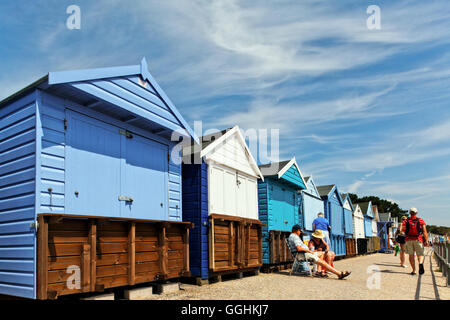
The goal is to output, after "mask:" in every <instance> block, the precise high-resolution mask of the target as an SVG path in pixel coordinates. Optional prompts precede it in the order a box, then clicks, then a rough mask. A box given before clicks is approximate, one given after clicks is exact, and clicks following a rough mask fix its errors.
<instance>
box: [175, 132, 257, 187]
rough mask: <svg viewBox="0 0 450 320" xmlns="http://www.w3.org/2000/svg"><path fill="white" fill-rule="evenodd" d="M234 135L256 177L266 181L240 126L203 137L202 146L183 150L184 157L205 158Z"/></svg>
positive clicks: (186, 147) (193, 146)
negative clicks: (193, 155)
mask: <svg viewBox="0 0 450 320" xmlns="http://www.w3.org/2000/svg"><path fill="white" fill-rule="evenodd" d="M234 135H236V136H237V138H238V141H239V142H240V144H241V145H242V147H243V148H244V150H245V154H246V156H247V159H248V160H249V163H250V166H251V167H252V168H253V170H254V171H255V173H256V175H257V176H258V177H259V178H261V179H262V180H263V181H264V175H263V174H262V173H261V170H260V169H259V167H258V164H257V163H256V161H255V159H254V158H253V156H252V154H251V152H250V149H249V148H248V146H247V143H246V142H245V139H244V137H243V136H242V133H241V130H240V129H239V126H237V125H236V126H234V127H233V128H228V129H225V130H222V131H218V132H215V133H212V134H209V135H206V136H203V137H201V138H200V139H199V141H201V143H200V145H194V144H192V143H190V144H189V145H188V146H185V147H184V148H183V157H186V156H189V155H192V154H199V155H200V158H203V157H205V156H206V155H208V154H209V153H210V152H212V151H213V150H214V149H215V148H216V147H217V146H219V145H221V144H223V143H224V142H225V141H227V139H230V138H231V137H233V136H234Z"/></svg>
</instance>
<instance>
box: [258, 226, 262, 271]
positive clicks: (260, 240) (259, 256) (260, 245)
mask: <svg viewBox="0 0 450 320" xmlns="http://www.w3.org/2000/svg"><path fill="white" fill-rule="evenodd" d="M261 229H262V227H261V226H258V261H259V264H262V230H261Z"/></svg>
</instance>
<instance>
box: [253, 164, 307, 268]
mask: <svg viewBox="0 0 450 320" xmlns="http://www.w3.org/2000/svg"><path fill="white" fill-rule="evenodd" d="M259 169H260V170H261V173H262V175H263V176H264V181H262V180H259V181H258V199H259V220H260V221H261V222H262V223H263V224H265V226H263V264H265V265H274V264H282V263H288V262H289V261H291V256H290V253H289V252H288V250H287V249H286V248H285V247H286V243H285V239H286V237H288V236H289V234H290V232H291V230H292V226H293V225H295V224H298V223H299V214H298V212H299V207H298V206H299V197H300V194H299V191H301V190H303V189H305V188H306V182H305V180H304V178H303V175H302V172H301V170H300V167H299V165H298V164H297V161H296V160H295V157H294V158H292V159H291V160H287V161H282V162H275V163H270V164H266V165H261V166H259Z"/></svg>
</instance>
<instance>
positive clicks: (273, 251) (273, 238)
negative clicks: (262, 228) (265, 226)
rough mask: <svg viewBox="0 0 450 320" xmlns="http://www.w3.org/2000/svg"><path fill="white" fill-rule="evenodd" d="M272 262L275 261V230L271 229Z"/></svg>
mask: <svg viewBox="0 0 450 320" xmlns="http://www.w3.org/2000/svg"><path fill="white" fill-rule="evenodd" d="M270 263H271V264H273V263H275V232H274V231H273V230H272V231H270Z"/></svg>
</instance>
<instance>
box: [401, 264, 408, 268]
mask: <svg viewBox="0 0 450 320" xmlns="http://www.w3.org/2000/svg"><path fill="white" fill-rule="evenodd" d="M400 267H402V268H408V266H406V265H404V264H402V265H400Z"/></svg>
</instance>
